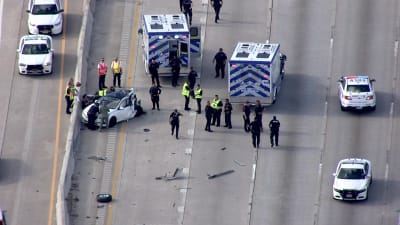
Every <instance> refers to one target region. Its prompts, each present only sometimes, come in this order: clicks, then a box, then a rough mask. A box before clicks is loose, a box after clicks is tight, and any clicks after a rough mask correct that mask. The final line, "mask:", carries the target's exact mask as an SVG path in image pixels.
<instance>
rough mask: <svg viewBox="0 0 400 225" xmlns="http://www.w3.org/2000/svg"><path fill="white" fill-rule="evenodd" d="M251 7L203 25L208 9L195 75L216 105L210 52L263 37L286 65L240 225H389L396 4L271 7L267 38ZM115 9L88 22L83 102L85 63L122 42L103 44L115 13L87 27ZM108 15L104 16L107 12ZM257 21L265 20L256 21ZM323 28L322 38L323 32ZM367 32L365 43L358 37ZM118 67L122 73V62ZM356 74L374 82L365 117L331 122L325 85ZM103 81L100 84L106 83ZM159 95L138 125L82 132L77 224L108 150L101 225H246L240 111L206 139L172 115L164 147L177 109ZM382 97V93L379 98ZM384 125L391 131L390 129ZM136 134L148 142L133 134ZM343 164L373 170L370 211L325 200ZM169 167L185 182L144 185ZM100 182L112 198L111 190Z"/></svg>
mask: <svg viewBox="0 0 400 225" xmlns="http://www.w3.org/2000/svg"><path fill="white" fill-rule="evenodd" d="M258 3H259V4H254V5H253V4H244V3H242V2H239V1H235V2H225V5H224V7H223V9H222V12H221V18H222V21H221V23H220V24H215V23H214V22H213V18H212V17H213V15H214V14H213V10H212V9H211V8H210V7H209V8H208V14H207V15H208V18H207V28H206V40H205V46H204V48H205V49H204V55H203V63H202V64H201V66H200V65H195V68H196V69H198V71H200V72H201V73H202V78H201V84H202V86H203V88H204V89H205V90H204V91H205V100H206V99H210V98H212V96H213V95H214V94H219V95H220V96H221V97H222V98H224V97H226V96H227V93H226V80H215V79H214V78H213V73H214V72H213V66H212V65H211V63H210V61H211V60H212V57H213V55H214V54H215V52H216V50H217V49H218V48H219V47H223V48H224V49H225V51H226V52H227V54H228V55H229V56H230V54H231V52H232V50H233V48H234V46H235V44H236V42H237V41H264V40H265V39H266V38H267V37H269V36H270V37H271V41H273V42H274V41H277V42H280V43H281V44H282V49H283V51H284V52H285V53H286V54H287V55H288V59H289V61H288V66H287V76H286V78H285V81H284V86H283V89H282V92H281V93H280V97H279V99H278V102H277V104H276V105H274V106H272V107H269V108H268V109H267V111H266V113H265V115H264V124H265V125H266V124H267V123H268V121H269V120H270V119H271V116H272V114H275V115H277V116H278V118H279V119H280V120H281V123H282V128H281V141H280V144H281V146H280V147H279V148H277V149H276V150H271V149H270V148H269V147H268V145H269V142H268V140H267V137H266V135H267V132H265V133H264V134H263V136H262V147H261V149H260V150H259V154H258V164H257V179H256V183H255V192H254V195H253V206H252V212H251V224H345V223H354V224H393V223H394V222H395V219H396V211H395V210H397V209H399V208H400V207H399V206H398V204H399V203H398V201H396V198H395V197H393V198H392V195H393V194H394V193H396V190H398V186H399V184H398V173H397V171H398V166H397V164H395V161H394V160H395V159H396V156H397V157H398V154H399V153H398V151H396V147H395V146H398V144H399V143H398V141H397V140H396V138H395V137H396V135H397V134H398V132H399V129H398V124H399V123H398V119H397V116H396V115H397V114H398V113H397V111H396V110H395V111H394V115H395V116H394V118H393V121H392V120H391V119H390V107H391V104H390V103H391V101H392V100H391V99H393V98H392V97H391V96H392V94H395V96H398V94H397V93H398V90H397V89H391V88H392V83H393V82H392V80H391V79H392V76H393V75H394V74H395V71H397V70H395V69H396V68H394V66H393V64H394V58H393V52H394V51H393V48H394V40H395V37H396V33H395V32H394V29H395V26H396V24H395V21H398V13H399V10H398V9H399V8H398V5H397V4H398V3H395V2H394V1H386V2H384V3H385V4H378V3H376V2H373V1H368V2H367V3H365V2H363V3H362V2H361V1H352V2H351V3H347V2H344V1H337V4H336V2H329V3H321V2H319V1H279V2H277V1H274V3H273V4H272V5H273V7H274V9H273V15H272V26H271V32H270V31H269V30H268V29H266V27H267V26H268V24H267V21H268V20H267V19H268V18H269V15H268V14H267V15H265V12H266V11H268V6H269V4H270V2H258ZM120 4H121V2H114V1H111V0H105V1H101V3H100V4H99V7H98V8H97V10H98V11H97V14H98V15H97V16H98V19H99V20H97V21H99V22H98V23H97V25H96V26H97V28H95V30H96V29H97V30H96V31H95V32H94V33H95V34H96V37H95V38H94V39H93V40H92V43H93V44H92V53H91V55H92V56H91V57H90V58H91V59H92V67H91V68H90V69H89V70H90V71H91V73H90V74H91V77H92V78H93V79H92V80H93V82H91V83H88V89H89V91H93V92H94V91H95V90H96V86H97V77H96V76H95V66H96V63H97V59H98V58H99V57H102V56H105V57H106V59H107V60H108V61H110V60H111V58H112V57H113V56H114V55H116V54H118V46H119V45H121V46H122V41H121V42H118V39H117V38H116V39H114V40H110V37H109V36H107V35H110V33H115V34H118V33H119V32H120V33H123V32H124V31H123V29H122V30H121V28H120V27H118V26H110V24H119V21H122V18H121V17H122V15H125V14H121V15H120V16H110V17H109V18H112V20H106V19H104V18H101V17H99V16H100V15H105V14H106V12H110V8H109V7H110V6H111V5H112V6H113V7H116V8H117V9H118V8H119V9H120V7H122V6H121V5H120ZM106 6H108V7H106ZM125 7H128V8H129V9H130V10H131V12H135V15H132V17H133V18H138V15H136V13H137V11H136V9H134V8H135V7H134V6H133V4H132V2H130V1H125ZM177 9H178V4H177V3H176V4H166V3H165V2H162V3H161V2H159V1H156V0H153V1H145V2H143V3H141V4H140V10H141V11H140V13H141V14H151V13H155V14H157V13H169V12H176V10H177ZM125 10H126V9H125ZM203 10H204V8H202V6H200V5H199V4H198V3H195V7H194V15H195V17H194V20H193V21H194V24H196V23H199V22H200V21H202V18H204V17H203V16H205V14H204V13H203ZM111 12H113V13H112V15H115V14H114V13H115V8H113V9H112V10H111ZM249 15H254V17H250V16H249ZM371 15H373V16H371ZM258 18H266V19H265V20H264V19H263V20H262V21H261V22H260V21H259V20H258ZM204 19H205V18H204ZM366 21H367V22H366ZM385 21H386V22H385ZM387 21H389V22H387ZM133 24H134V23H133ZM382 24H385V25H382ZM96 26H95V27H96ZM331 26H333V27H332V28H333V31H334V33H331ZM397 26H398V25H397ZM371 27H372V29H373V30H374V31H376V32H372V33H371V32H368V31H369V28H371ZM101 28H106V29H107V31H105V29H101ZM238 31H239V32H238ZM130 32H131V36H130V38H133V37H135V34H134V33H135V32H136V31H135V30H130ZM382 34H385V35H382ZM331 35H332V36H331ZM107 37H109V38H107ZM331 37H332V38H333V42H332V44H333V45H331V42H330V39H331ZM105 40H107V41H106V42H105ZM376 43H379V44H376ZM134 44H136V42H134ZM99 46H104V47H105V48H103V49H101V48H99ZM110 46H113V47H110ZM139 46H140V43H139ZM331 46H332V49H331ZM365 46H368V47H365ZM131 47H132V46H131ZM120 51H121V50H120ZM131 51H132V50H131ZM104 52H107V54H105V53H104ZM133 55H134V56H136V55H137V56H138V58H136V59H135V61H134V63H133V64H129V67H130V68H133V72H134V73H133V74H132V75H133V77H132V81H133V83H130V82H125V85H127V86H130V84H133V85H134V86H135V87H136V88H137V89H138V91H139V97H141V98H142V99H144V100H143V104H144V107H145V109H149V108H150V104H149V101H148V97H147V92H148V87H149V84H150V80H149V78H148V77H146V76H144V68H143V66H142V61H141V50H140V48H139V50H138V51H137V52H136V50H134V51H133V52H130V57H133ZM358 56H361V57H358ZM124 63H125V65H126V66H128V60H126V61H125V62H124ZM376 65H382V66H381V67H377V66H376ZM360 72H363V73H367V74H372V75H374V74H379V76H376V78H377V83H376V85H377V86H376V87H377V91H378V99H379V100H378V108H377V111H376V112H373V113H361V114H358V113H351V112H350V113H349V112H341V111H340V107H339V105H338V100H337V96H336V95H337V94H336V79H337V78H338V76H339V75H341V74H346V73H360ZM125 76H126V78H125V77H124V79H128V80H129V78H130V76H131V74H125ZM88 80H89V79H88ZM107 81H108V84H110V83H109V82H110V81H111V80H110V77H108V80H107ZM181 82H182V80H181ZM396 82H397V81H396ZM162 85H163V86H164V87H163V93H162V96H161V111H160V112H158V111H151V110H148V114H147V115H145V116H143V117H141V118H137V119H134V120H133V121H129V122H128V123H123V124H121V125H119V126H118V127H117V128H115V129H111V130H109V131H107V132H104V133H101V134H100V133H98V132H91V131H86V130H85V131H84V132H83V133H82V137H83V139H82V148H81V149H84V150H85V151H82V153H81V156H82V157H81V158H80V159H81V161H82V164H86V163H88V165H87V166H86V167H84V166H82V168H81V170H80V171H77V174H79V175H80V177H81V178H82V179H81V180H86V181H85V182H86V183H80V189H81V191H80V193H79V196H80V197H82V198H85V199H86V200H80V202H82V201H83V202H85V204H82V205H81V206H78V207H80V208H81V209H82V208H86V209H87V213H88V214H80V215H79V218H80V219H81V220H85V216H86V215H89V217H90V218H91V219H92V220H94V217H95V214H96V208H95V206H94V204H93V203H92V207H91V208H89V207H90V206H89V205H91V203H90V201H92V202H93V199H94V197H95V194H96V193H97V192H96V191H99V190H100V189H102V188H103V187H100V186H99V185H101V182H100V181H99V179H101V178H102V175H101V173H102V169H101V163H100V164H99V163H97V162H92V161H90V160H86V159H87V158H88V157H90V156H93V155H100V156H103V155H104V154H106V151H108V150H111V151H115V155H114V157H115V158H116V159H117V160H116V165H118V166H121V167H120V168H119V167H118V168H117V171H113V173H114V176H115V174H116V177H114V178H113V180H112V181H108V183H107V184H108V185H109V187H108V188H106V189H108V190H109V191H113V194H115V195H114V197H115V198H116V201H115V202H114V203H112V204H111V205H110V206H109V207H108V208H112V212H111V213H109V214H108V216H109V217H110V218H108V219H107V220H106V224H124V223H132V224H177V223H178V224H179V223H180V222H183V224H246V222H247V220H248V216H249V215H248V214H247V210H248V206H249V205H248V197H249V191H250V182H251V175H252V173H251V165H252V159H253V157H254V151H253V150H252V149H251V145H250V137H249V136H248V135H246V134H245V133H244V132H243V130H242V128H241V125H242V119H241V113H240V109H239V108H235V113H234V115H233V124H234V129H232V130H231V131H228V130H225V129H224V128H214V130H215V131H216V132H214V133H213V134H208V133H205V132H204V131H203V129H204V127H203V126H204V117H203V115H198V116H197V115H196V114H194V113H193V112H190V113H184V116H183V117H182V123H181V140H179V141H176V140H174V138H173V137H170V135H169V126H168V124H167V118H168V115H169V113H170V112H171V110H172V109H174V108H178V109H182V104H183V99H182V97H181V95H180V89H179V88H178V89H173V88H170V87H169V80H168V79H162ZM387 87H390V88H389V89H390V90H389V91H388V88H387ZM395 91H396V92H395ZM396 102H397V101H396ZM394 109H396V107H395V108H394ZM392 122H393V127H391V126H390V124H391V123H392ZM145 128H148V129H150V132H144V129H145ZM115 135H118V137H115ZM390 137H392V139H390ZM116 140H117V141H116ZM113 141H114V142H113ZM115 141H116V142H115ZM382 142H383V144H382ZM110 143H111V144H110ZM106 146H107V147H106ZM109 146H110V147H109ZM224 147H225V149H224V150H222V149H223V148H224ZM109 148H110V149H109ZM385 148H386V149H385ZM377 149H382V151H377ZM353 156H359V157H366V158H369V159H370V160H372V161H373V166H374V172H373V173H374V178H375V180H374V184H373V186H372V189H371V196H370V200H368V201H366V202H363V203H355V204H354V203H350V204H348V203H341V202H338V201H334V200H332V197H331V196H332V193H331V187H332V175H331V174H332V172H333V171H334V169H335V166H336V163H337V162H338V160H339V159H341V158H343V157H353ZM387 158H389V159H390V160H389V161H388V162H389V165H390V170H389V172H388V178H387V179H388V181H387V182H386V181H385V173H386V159H387ZM235 161H236V163H235ZM237 162H238V163H237ZM392 165H393V166H392ZM177 167H179V168H185V170H184V172H183V175H184V176H189V179H183V180H176V181H171V182H164V181H159V180H154V177H156V176H160V175H164V174H168V175H171V174H172V172H173V171H174V170H175V168H177ZM227 169H234V170H235V172H234V173H233V174H230V175H226V176H223V177H220V178H217V179H215V180H208V179H207V177H206V176H207V173H215V172H221V171H224V170H227ZM396 169H397V170H396ZM90 179H92V180H90ZM93 179H96V181H93ZM79 182H81V181H79ZM111 183H113V184H114V185H116V186H117V188H116V189H113V190H111V189H112V188H111ZM85 185H87V186H85ZM84 191H86V192H84ZM380 193H383V194H380ZM85 195H86V196H85ZM79 199H81V198H79ZM87 200H89V201H87ZM77 211H79V210H77ZM86 219H87V218H86ZM81 220H77V222H76V224H80V223H79V222H80V221H81ZM380 221H384V223H380Z"/></svg>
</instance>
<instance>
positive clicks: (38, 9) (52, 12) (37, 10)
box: [26, 0, 64, 35]
mask: <svg viewBox="0 0 400 225" xmlns="http://www.w3.org/2000/svg"><path fill="white" fill-rule="evenodd" d="M26 12H27V13H29V16H28V31H29V33H30V34H48V35H51V34H61V33H62V31H63V12H64V9H63V8H62V5H61V1H60V0H29V4H28V9H27V10H26Z"/></svg>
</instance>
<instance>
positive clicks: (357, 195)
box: [333, 190, 368, 201]
mask: <svg viewBox="0 0 400 225" xmlns="http://www.w3.org/2000/svg"><path fill="white" fill-rule="evenodd" d="M367 192H368V191H363V192H359V191H341V192H337V191H335V190H333V198H334V199H337V200H356V201H359V200H365V199H367Z"/></svg>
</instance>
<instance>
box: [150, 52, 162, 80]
mask: <svg viewBox="0 0 400 225" xmlns="http://www.w3.org/2000/svg"><path fill="white" fill-rule="evenodd" d="M159 67H160V66H159V64H158V63H157V62H156V60H155V59H154V58H152V59H151V62H150V64H149V72H150V74H151V83H152V84H155V83H156V82H157V87H161V85H160V80H159V78H158V68H159Z"/></svg>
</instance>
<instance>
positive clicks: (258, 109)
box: [254, 100, 264, 131]
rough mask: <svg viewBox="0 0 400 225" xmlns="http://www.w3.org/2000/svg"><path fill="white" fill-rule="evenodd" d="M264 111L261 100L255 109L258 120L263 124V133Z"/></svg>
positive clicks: (257, 102)
mask: <svg viewBox="0 0 400 225" xmlns="http://www.w3.org/2000/svg"><path fill="white" fill-rule="evenodd" d="M263 111H264V106H262V105H261V102H260V100H257V101H256V107H255V108H254V112H255V114H256V119H257V120H258V121H259V122H260V124H261V131H262V129H263V128H262V127H263V123H262V113H263Z"/></svg>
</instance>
